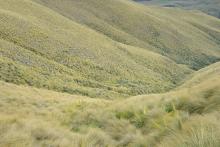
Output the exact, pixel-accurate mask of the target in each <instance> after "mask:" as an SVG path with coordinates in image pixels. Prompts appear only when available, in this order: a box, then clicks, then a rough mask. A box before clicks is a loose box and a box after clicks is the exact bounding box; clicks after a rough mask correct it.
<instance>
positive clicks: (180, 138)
mask: <svg viewBox="0 0 220 147" xmlns="http://www.w3.org/2000/svg"><path fill="white" fill-rule="evenodd" d="M219 65H220V64H219V63H218V64H215V65H212V66H210V67H207V68H206V69H202V70H201V71H198V73H197V74H195V75H194V76H193V77H192V79H193V80H189V81H188V83H191V84H190V86H188V87H182V88H180V89H177V90H175V91H171V92H168V93H164V94H151V95H146V96H144V95H140V96H136V97H131V98H128V99H123V100H114V101H112V100H103V99H91V98H87V97H82V96H74V95H69V94H64V93H57V92H53V91H48V90H43V89H37V88H31V87H25V86H17V85H14V84H9V83H5V82H2V81H1V82H0V104H1V107H0V110H1V111H0V118H1V119H0V130H1V131H0V136H1V138H0V145H1V146H18V147H23V146H62V147H65V146H66V147H69V146H81V147H89V146H96V147H103V146H109V147H110V146H113V147H115V146H119V147H121V146H135V147H136V146H158V147H172V146H173V147H176V146H177V145H178V147H180V146H182V147H195V146H198V147H207V146H209V147H218V146H219V145H220V140H219V135H220V125H219V118H220V116H219V111H220V97H219V96H220V80H219V79H220V74H219V68H220V66H219ZM213 68H215V69H216V71H218V72H215V73H213V74H212V75H211V76H208V77H207V76H206V72H208V71H209V70H210V72H212V70H213ZM199 78H202V79H203V80H202V82H199V83H198V82H196V81H195V82H194V79H199Z"/></svg>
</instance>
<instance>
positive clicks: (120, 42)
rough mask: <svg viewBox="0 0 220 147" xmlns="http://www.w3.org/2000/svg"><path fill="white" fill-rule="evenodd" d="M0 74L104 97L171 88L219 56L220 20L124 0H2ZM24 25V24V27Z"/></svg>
mask: <svg viewBox="0 0 220 147" xmlns="http://www.w3.org/2000/svg"><path fill="white" fill-rule="evenodd" d="M0 18H1V21H0V26H1V27H0V42H1V43H0V57H1V60H0V61H1V63H0V64H1V71H0V73H1V75H0V79H1V80H3V81H6V82H12V83H15V84H25V85H30V86H35V87H39V88H47V89H50V90H55V91H59V92H67V93H70V94H79V95H84V96H89V97H101V98H106V99H115V98H123V97H128V96H135V95H140V94H149V93H157V92H165V91H168V90H170V89H172V88H174V87H176V86H177V85H179V84H180V83H181V82H182V81H184V79H185V78H186V77H187V75H189V74H191V73H192V72H193V70H198V69H200V68H202V67H205V66H206V65H209V64H211V63H214V62H216V61H218V60H219V58H220V51H219V41H220V40H219V34H220V32H219V29H220V21H219V20H218V19H215V18H212V17H210V16H208V15H205V14H202V13H192V12H187V11H183V10H170V9H163V8H151V7H145V6H142V5H139V4H136V3H134V2H131V1H126V0H112V1H108V0H89V1H88V0H81V1H76V0H73V1H69V0H65V1H61V0H35V1H33V0H10V1H5V0H0ZM21 28H22V29H21Z"/></svg>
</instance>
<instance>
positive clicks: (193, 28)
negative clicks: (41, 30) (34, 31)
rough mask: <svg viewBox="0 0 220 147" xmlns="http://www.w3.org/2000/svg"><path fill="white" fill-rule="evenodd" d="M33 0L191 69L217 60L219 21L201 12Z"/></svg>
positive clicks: (105, 1)
mask: <svg viewBox="0 0 220 147" xmlns="http://www.w3.org/2000/svg"><path fill="white" fill-rule="evenodd" d="M35 1H37V2H39V3H40V4H42V5H45V6H47V7H49V8H51V9H53V10H54V11H56V12H59V13H60V14H62V15H63V16H65V17H67V18H69V19H71V20H74V21H77V22H78V23H81V24H84V25H86V26H88V27H90V28H92V29H94V30H97V31H98V32H101V33H103V34H104V35H107V36H109V37H110V38H111V39H113V40H116V41H118V42H122V43H124V44H129V45H132V46H139V47H141V48H145V49H148V50H151V51H154V52H157V53H159V54H162V55H164V56H167V57H169V58H170V59H172V60H174V61H176V62H177V63H179V64H186V65H188V66H189V67H190V68H193V69H200V68H202V67H204V66H205V65H208V64H210V63H212V62H215V61H216V60H219V54H220V53H219V33H220V32H219V29H220V26H219V23H220V20H218V19H214V18H211V17H209V16H205V15H203V14H200V13H190V12H187V11H181V10H175V9H174V10H172V9H162V8H151V7H144V6H142V5H139V4H136V3H134V2H131V1H126V0H112V1H109V0H90V1H88V0H81V1H61V0H35ZM183 16H184V17H183ZM204 33H205V34H204ZM210 41H211V42H210ZM207 49H208V50H209V51H208V50H207Z"/></svg>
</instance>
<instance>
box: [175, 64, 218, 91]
mask: <svg viewBox="0 0 220 147" xmlns="http://www.w3.org/2000/svg"><path fill="white" fill-rule="evenodd" d="M219 78H220V62H217V63H215V64H212V65H210V66H207V67H205V68H203V69H201V70H199V71H197V72H194V73H193V74H192V75H191V76H189V77H188V79H186V81H185V82H184V84H183V85H181V86H180V87H179V88H187V87H192V86H194V85H198V84H201V83H204V84H205V83H206V82H207V81H210V82H209V83H211V81H213V83H215V82H216V81H218V80H219Z"/></svg>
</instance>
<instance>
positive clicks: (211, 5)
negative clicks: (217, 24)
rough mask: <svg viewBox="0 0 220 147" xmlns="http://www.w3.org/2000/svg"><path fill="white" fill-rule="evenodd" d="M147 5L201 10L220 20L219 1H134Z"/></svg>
mask: <svg viewBox="0 0 220 147" xmlns="http://www.w3.org/2000/svg"><path fill="white" fill-rule="evenodd" d="M134 1H137V2H140V3H143V4H147V5H159V6H165V7H179V8H184V9H188V10H200V11H203V12H205V13H207V14H209V15H213V16H215V17H218V18H220V10H219V7H220V1H219V0H208V1H207V0H168V1H166V0H134Z"/></svg>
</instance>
